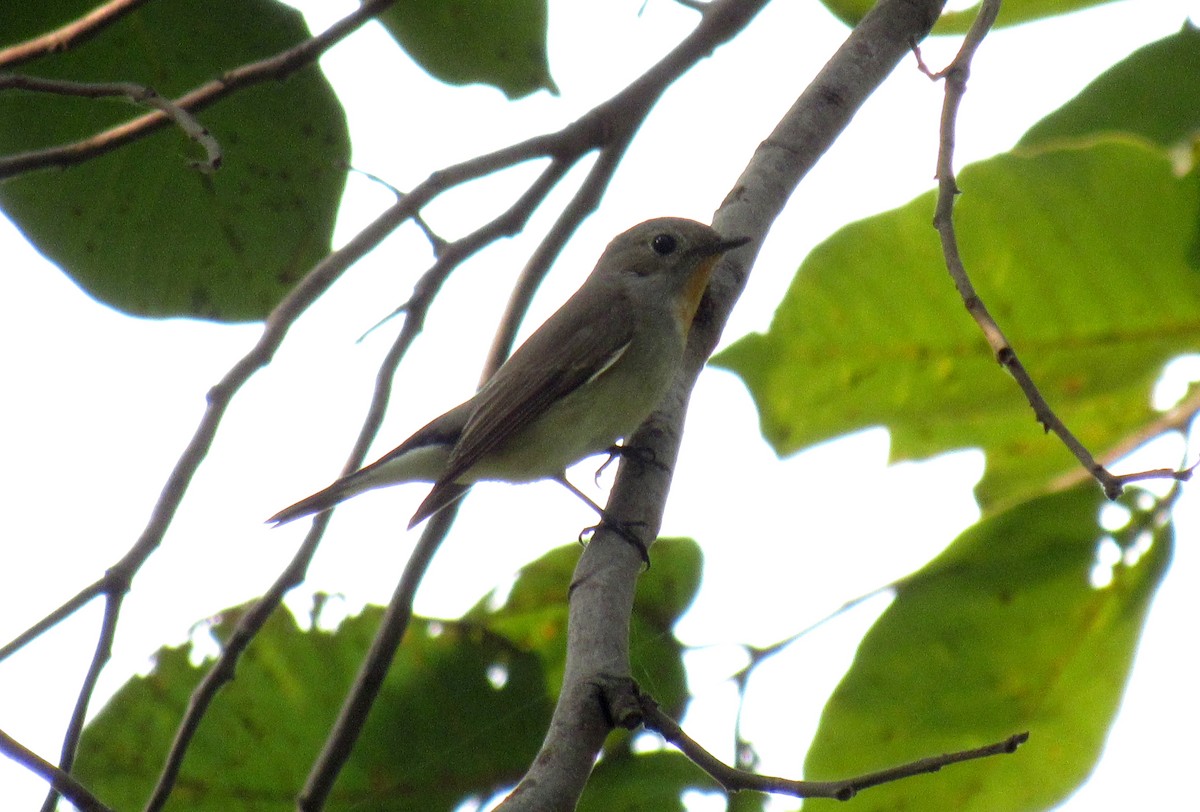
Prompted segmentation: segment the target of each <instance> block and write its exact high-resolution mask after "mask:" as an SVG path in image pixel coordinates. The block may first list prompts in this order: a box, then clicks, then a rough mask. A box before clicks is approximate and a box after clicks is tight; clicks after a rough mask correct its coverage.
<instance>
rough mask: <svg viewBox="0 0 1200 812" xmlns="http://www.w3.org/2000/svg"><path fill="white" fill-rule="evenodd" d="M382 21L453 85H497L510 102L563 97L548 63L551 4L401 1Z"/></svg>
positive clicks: (513, 0) (517, 0) (420, 60)
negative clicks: (544, 93) (543, 93)
mask: <svg viewBox="0 0 1200 812" xmlns="http://www.w3.org/2000/svg"><path fill="white" fill-rule="evenodd" d="M379 21H380V22H382V23H383V25H384V26H385V27H386V28H387V29H388V31H390V32H391V34H392V36H393V37H395V39H396V41H397V42H399V43H400V46H401V47H402V48H404V50H405V51H406V52H407V53H408V54H409V56H411V57H412V58H413V59H414V60H415V61H416V62H417V63H418V64H419V65H420V66H421V67H422V68H424V69H425V70H426V71H428V72H429V73H430V74H431V75H432V76H434V77H435V78H437V79H440V80H441V81H443V82H446V83H448V84H452V85H467V84H472V83H476V82H479V83H483V84H489V85H494V86H495V87H497V88H499V89H500V90H502V91H503V92H504V94H505V95H506V96H508V97H509V98H510V99H517V98H520V97H522V96H528V95H529V94H530V93H533V92H534V91H537V90H541V89H543V88H545V89H546V90H549V91H550V92H551V93H557V92H558V88H557V87H555V85H554V80H553V79H552V78H551V77H550V65H549V63H548V61H547V58H546V24H547V14H546V0H401V2H399V3H396V4H395V5H393V6H391V7H389V8H388V9H387V10H386V11H384V12H383V13H382V14H380V15H379Z"/></svg>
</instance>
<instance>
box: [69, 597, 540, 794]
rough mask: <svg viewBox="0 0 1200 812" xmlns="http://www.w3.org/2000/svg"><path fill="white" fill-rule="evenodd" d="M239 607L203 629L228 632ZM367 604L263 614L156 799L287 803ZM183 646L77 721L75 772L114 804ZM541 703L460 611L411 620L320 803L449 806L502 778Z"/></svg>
mask: <svg viewBox="0 0 1200 812" xmlns="http://www.w3.org/2000/svg"><path fill="white" fill-rule="evenodd" d="M241 612H242V610H241V609H235V610H230V611H228V612H226V613H225V614H224V615H223V616H222V618H221V620H220V622H219V623H218V625H217V626H216V628H215V629H214V632H215V634H216V636H217V637H218V638H220V639H225V638H227V637H228V635H229V633H230V632H231V631H232V629H233V626H234V625H235V624H236V622H237V620H238V618H239V617H240V615H241ZM381 613H382V610H381V609H380V608H378V607H370V608H368V609H367V610H366V611H364V612H363V614H362V615H360V616H358V617H356V618H351V619H349V620H347V621H345V622H344V623H343V624H342V625H341V626H340V627H339V628H338V630H337V631H336V632H324V631H319V630H314V631H310V632H304V631H301V630H300V629H299V628H298V627H297V626H296V624H295V622H294V621H293V620H292V618H291V616H290V615H288V614H286V613H284V612H277V613H276V614H275V615H274V616H273V617H272V618H271V620H270V622H269V623H268V624H267V626H266V627H265V628H264V629H263V631H262V632H261V633H260V634H259V635H258V636H257V637H256V638H255V641H254V643H253V645H251V647H250V649H249V650H248V651H247V653H246V654H245V656H244V657H243V658H242V660H241V662H240V663H239V665H238V671H237V679H236V680H235V681H234V682H233V683H231V684H229V685H227V686H226V687H225V688H223V689H222V692H221V694H220V695H219V696H218V697H217V699H216V701H215V702H214V703H213V705H212V707H211V709H210V710H209V711H208V713H207V714H206V715H205V717H204V721H203V723H202V725H201V727H200V730H199V733H198V734H197V737H196V739H195V741H194V743H193V744H192V747H191V749H190V750H189V751H188V755H187V758H186V760H185V761H184V764H183V769H182V772H181V774H180V777H179V782H178V786H177V789H176V791H175V793H174V794H173V795H172V796H171V800H170V802H169V803H168V804H167V807H166V808H167V809H168V810H172V809H174V810H183V809H187V810H189V811H190V812H204V810H222V811H224V810H230V809H236V810H239V811H240V812H247V811H249V810H291V809H294V808H295V800H294V799H295V795H296V793H297V792H298V791H299V789H300V788H301V787H302V786H303V783H304V779H305V777H306V775H307V774H308V770H309V768H310V767H311V764H312V762H313V760H314V759H315V757H316V756H317V754H318V752H319V750H320V747H321V745H322V743H323V742H324V739H325V737H326V735H327V734H328V732H329V728H330V726H331V724H332V723H333V720H334V719H335V718H336V716H337V713H338V710H339V708H340V706H341V702H342V699H343V696H344V694H345V692H346V690H347V688H348V687H349V685H350V683H351V681H352V680H353V678H354V676H355V674H356V672H357V670H358V666H359V663H360V661H361V659H362V657H363V655H364V654H365V652H366V650H367V647H368V646H369V644H370V640H371V636H372V635H373V633H374V630H375V628H376V626H377V625H378V621H379V618H380V616H381ZM190 651H191V647H190V645H185V646H181V647H178V648H164V649H162V650H161V651H160V652H159V654H158V656H157V658H156V661H155V667H154V670H153V671H152V672H151V673H150V674H149V675H147V676H145V677H135V678H134V679H132V680H130V681H129V682H128V683H126V685H125V686H124V687H123V688H121V689H120V690H119V691H118V692H117V694H116V695H115V696H114V697H113V698H112V699H111V700H110V701H109V703H108V704H107V705H106V706H105V708H104V709H103V710H102V711H101V712H100V713H99V714H98V715H97V716H96V718H95V719H94V720H92V722H91V723H90V724H89V725H88V727H87V729H86V730H85V731H84V736H83V741H82V743H81V747H80V754H79V760H78V762H77V772H78V775H79V777H80V778H81V780H83V781H84V783H85V784H87V785H88V786H89V787H91V788H93V789H94V790H95V791H96V793H97V794H98V795H99V796H100V797H101V798H103V799H104V800H105V802H107V803H109V804H110V805H112V806H113V807H114V808H117V809H135V808H140V807H141V805H142V804H143V803H144V802H145V800H146V797H147V795H148V794H149V790H150V787H151V786H152V785H153V784H154V782H155V781H156V780H157V777H158V772H159V770H160V769H161V766H162V761H163V758H164V757H165V755H166V751H167V748H168V746H169V744H170V741H171V738H172V736H173V735H174V732H175V727H176V725H177V724H178V722H179V719H180V716H181V715H182V713H183V710H184V708H185V706H186V704H187V700H188V697H189V695H190V693H191V691H192V689H193V688H194V687H195V686H196V685H197V684H198V683H199V681H200V677H201V675H202V674H203V673H204V672H205V671H207V670H208V668H209V667H210V665H211V664H206V665H204V666H203V667H199V668H198V667H195V666H193V665H191V664H190V663H189V662H188V660H189V656H190ZM551 708H552V701H551V699H550V697H549V696H548V692H547V686H546V684H545V679H544V673H543V670H542V668H541V664H540V662H539V660H538V658H537V657H536V656H535V655H533V654H530V653H527V652H522V651H520V650H519V649H517V648H515V647H514V646H513V645H512V644H511V643H509V642H508V641H506V640H504V639H503V638H501V637H499V636H497V635H493V634H489V633H487V632H485V631H483V630H481V629H479V628H478V627H475V626H472V625H470V624H459V623H448V622H430V621H421V620H415V621H414V622H413V625H412V626H411V628H410V630H409V633H408V634H407V635H406V636H405V639H404V643H403V644H402V645H401V647H400V650H399V652H398V653H397V655H396V659H395V660H394V662H393V663H392V667H391V670H390V672H389V673H388V676H387V678H386V680H385V683H384V685H383V688H382V690H381V692H380V695H379V698H378V700H377V701H376V703H375V706H374V707H373V708H372V711H371V715H370V717H369V718H368V720H367V725H366V727H365V729H364V730H363V733H362V736H361V738H360V739H359V741H358V743H357V745H356V747H355V749H354V752H353V754H352V756H351V758H350V761H349V762H348V763H347V765H346V768H345V770H344V771H343V772H342V774H341V777H340V779H339V781H338V783H337V785H336V787H335V789H334V795H333V797H332V800H331V804H332V808H354V809H356V810H425V809H450V808H452V807H453V806H454V805H455V804H456V803H457V802H459V801H460V800H461V799H462V798H464V797H466V796H469V795H472V794H489V793H491V792H494V791H495V790H497V789H499V788H501V787H503V786H506V785H508V784H510V783H512V782H515V781H516V779H517V778H519V777H520V775H521V774H522V773H523V772H524V770H525V769H526V768H527V767H528V765H529V762H530V760H531V759H532V758H533V755H534V754H535V753H536V752H537V747H538V745H539V744H540V743H541V740H542V737H543V735H544V734H545V729H546V725H547V724H548V722H549V718H550V711H551Z"/></svg>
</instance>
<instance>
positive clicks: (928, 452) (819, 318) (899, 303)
mask: <svg viewBox="0 0 1200 812" xmlns="http://www.w3.org/2000/svg"><path fill="white" fill-rule="evenodd" d="M959 186H960V187H961V188H962V191H963V194H962V197H961V198H960V201H959V203H958V206H957V209H956V224H957V230H958V237H959V241H960V244H961V248H962V253H963V258H964V261H965V262H966V267H967V270H968V271H969V273H970V274H971V278H972V280H973V281H974V283H975V286H976V288H977V289H978V291H979V294H980V295H981V296H982V297H983V300H984V301H985V302H986V303H987V306H988V308H989V309H990V310H991V312H992V314H993V316H995V317H996V319H997V320H998V321H999V323H1000V326H1001V327H1002V328H1003V329H1004V331H1005V333H1006V334H1007V336H1008V338H1009V340H1010V341H1011V342H1012V344H1013V346H1014V347H1015V348H1016V351H1017V353H1018V354H1019V355H1020V357H1021V359H1022V360H1023V361H1024V363H1025V365H1026V367H1027V368H1028V369H1029V371H1030V373H1031V374H1032V375H1033V379H1034V381H1036V382H1037V384H1038V386H1039V387H1040V389H1041V391H1042V394H1043V395H1045V397H1046V398H1047V400H1048V401H1049V403H1050V405H1051V407H1052V408H1054V409H1055V411H1056V412H1057V414H1058V415H1059V417H1061V418H1062V419H1063V420H1064V421H1065V422H1066V424H1067V425H1068V426H1069V427H1070V428H1071V430H1072V431H1073V432H1075V434H1076V435H1077V436H1078V437H1079V439H1080V440H1081V441H1082V442H1083V443H1084V444H1085V445H1086V446H1087V447H1088V448H1090V449H1091V450H1092V451H1093V452H1094V453H1097V454H1099V453H1101V452H1103V451H1104V450H1105V449H1107V448H1109V447H1110V446H1112V445H1114V444H1115V443H1116V442H1118V441H1119V440H1120V439H1122V438H1123V437H1125V436H1126V435H1128V434H1129V433H1131V432H1133V431H1135V430H1136V429H1138V428H1140V427H1142V426H1144V425H1145V424H1146V423H1147V422H1148V421H1150V420H1151V419H1152V418H1153V417H1154V416H1155V412H1153V410H1152V409H1151V406H1150V396H1151V389H1152V386H1153V384H1154V382H1155V380H1156V378H1157V377H1158V374H1159V372H1160V371H1161V369H1162V367H1163V365H1164V364H1165V363H1166V362H1167V361H1168V360H1169V359H1171V358H1172V357H1175V356H1177V355H1180V354H1183V353H1188V352H1195V351H1197V350H1200V318H1198V316H1197V314H1200V272H1198V269H1197V268H1196V267H1194V266H1193V265H1192V264H1190V261H1191V260H1190V256H1191V255H1190V253H1189V252H1190V251H1191V250H1192V248H1193V246H1194V244H1195V242H1194V241H1195V239H1196V236H1195V224H1196V222H1197V213H1198V201H1200V194H1198V184H1197V179H1196V177H1194V176H1192V177H1188V178H1179V177H1176V176H1175V174H1174V173H1173V172H1172V169H1171V164H1170V161H1169V160H1168V159H1167V158H1166V157H1165V156H1164V155H1163V154H1162V153H1161V152H1160V151H1157V150H1154V149H1152V148H1150V147H1149V146H1147V145H1145V144H1144V142H1141V141H1138V142H1136V143H1135V142H1129V141H1123V140H1119V139H1107V140H1098V141H1096V142H1094V143H1091V144H1090V145H1088V146H1086V147H1080V148H1073V149H1059V150H1047V151H1044V152H1038V153H1036V154H1007V155H1000V156H997V157H995V158H992V159H990V160H987V161H983V162H981V163H977V164H973V165H971V166H968V167H966V168H965V169H964V170H963V171H962V173H961V176H960V178H959ZM933 208H934V197H933V194H932V193H930V194H926V195H924V196H922V197H919V198H917V199H916V200H914V201H912V202H911V203H909V204H907V205H905V206H903V207H901V208H899V209H895V210H893V211H891V212H887V213H885V214H881V215H877V216H875V217H872V218H869V219H867V220H863V221H861V222H858V223H853V224H851V225H849V226H846V227H844V228H843V229H841V230H840V231H838V232H837V233H836V234H834V235H833V236H832V237H830V238H829V239H828V240H826V241H825V242H824V243H823V244H821V245H819V246H818V247H817V248H816V249H814V250H813V252H812V253H811V254H810V255H809V256H808V257H807V258H806V259H805V261H804V263H803V265H802V266H801V269H800V272H799V273H798V274H797V276H796V278H795V279H794V280H793V282H792V286H791V289H790V290H789V291H788V294H787V296H786V298H785V299H784V301H783V303H782V304H781V305H780V307H779V309H778V311H776V313H775V318H774V320H773V322H772V324H771V329H770V332H768V333H767V334H766V335H761V334H752V335H749V336H746V337H744V338H742V339H741V340H739V341H738V342H736V343H735V344H733V345H732V346H731V347H729V348H728V349H727V350H725V351H724V352H722V353H721V354H719V355H718V356H717V357H716V358H715V359H714V363H715V364H717V365H719V366H722V367H726V368H728V369H731V370H733V371H735V372H737V373H738V374H739V375H740V376H741V377H742V378H743V379H744V380H745V381H746V384H747V386H748V387H749V388H750V391H751V393H752V394H753V395H754V399H755V402H756V404H757V406H758V410H759V416H760V420H761V424H762V431H763V434H764V436H765V437H766V438H767V440H768V442H770V443H771V445H772V446H773V447H774V449H775V450H776V452H777V453H779V454H781V455H783V454H790V453H794V452H796V451H798V450H800V449H802V448H805V447H807V446H810V445H813V444H814V443H818V442H821V441H823V440H826V439H829V438H832V437H836V436H838V435H841V434H846V433H848V432H852V431H855V430H858V429H861V428H865V427H869V426H876V425H882V426H885V427H887V428H888V429H889V430H890V432H891V436H892V456H893V459H914V458H916V459H920V458H924V457H929V456H932V455H934V454H939V453H942V452H945V451H948V450H951V449H956V448H964V447H971V446H976V447H979V448H982V449H983V450H984V451H985V452H986V454H987V469H986V471H985V473H984V477H983V480H982V481H981V482H980V484H979V486H978V488H977V491H976V494H977V496H978V497H979V499H980V501H981V502H983V503H984V504H985V505H991V506H994V505H996V504H999V503H1004V502H1008V501H1013V500H1019V499H1023V498H1027V497H1028V496H1030V495H1032V494H1034V493H1036V492H1038V491H1039V490H1040V489H1041V488H1043V487H1044V486H1045V484H1046V482H1047V481H1048V480H1049V479H1050V478H1051V477H1053V476H1055V475H1058V474H1061V473H1063V472H1066V471H1069V470H1071V469H1072V468H1074V467H1075V466H1076V465H1077V464H1078V463H1077V462H1076V461H1075V459H1074V458H1073V457H1072V456H1071V455H1070V454H1069V453H1068V452H1067V451H1066V449H1065V448H1064V447H1063V445H1062V443H1061V442H1059V441H1058V439H1056V438H1054V437H1052V436H1045V435H1044V434H1043V432H1042V431H1041V428H1040V426H1038V425H1037V423H1036V422H1035V421H1034V419H1033V415H1032V412H1031V411H1030V409H1029V406H1028V404H1027V403H1026V401H1025V398H1024V396H1023V395H1022V394H1021V392H1020V390H1019V389H1018V388H1017V386H1016V384H1015V383H1014V382H1013V381H1012V380H1011V378H1010V377H1009V376H1007V375H1005V374H1004V373H1003V371H1002V369H1001V368H1000V367H999V366H997V364H996V363H995V361H994V360H993V359H992V355H991V352H990V350H989V349H988V347H987V345H986V343H985V342H984V339H983V337H982V335H981V334H980V332H979V329H978V328H977V327H976V325H975V323H974V321H972V319H971V318H970V317H969V316H968V315H967V314H966V313H965V312H964V310H963V305H962V302H961V300H960V299H959V297H958V295H957V293H956V292H955V290H954V286H953V284H952V283H951V281H950V279H949V276H948V275H947V273H946V270H945V263H944V261H943V259H942V254H941V248H940V246H939V243H938V239H937V235H936V234H935V232H934V230H933V229H932V227H931V226H930V219H931V218H932V215H933Z"/></svg>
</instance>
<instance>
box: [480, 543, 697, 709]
mask: <svg viewBox="0 0 1200 812" xmlns="http://www.w3.org/2000/svg"><path fill="white" fill-rule="evenodd" d="M580 553H581V548H580V547H579V546H578V545H570V546H566V547H559V548H558V549H555V550H551V551H550V552H548V553H546V555H544V556H542V557H541V558H539V559H538V560H537V561H534V562H532V563H530V564H527V565H526V566H524V567H522V568H521V572H520V574H519V575H518V577H517V580H516V583H515V584H514V585H513V587H512V589H511V591H509V592H508V594H507V596H505V597H504V600H503V602H501V601H499V597H500V596H499V595H498V594H497V593H495V592H493V593H491V594H489V595H488V596H487V597H485V598H484V599H483V600H481V601H480V602H479V603H477V604H476V605H475V606H474V607H472V609H471V611H469V612H468V613H467V614H466V615H464V616H463V619H464V620H465V621H469V622H472V623H478V624H481V625H484V626H486V627H487V628H488V629H490V630H491V631H494V632H496V633H498V634H502V635H504V636H505V637H506V638H508V639H510V640H513V641H514V642H516V643H517V644H518V645H520V646H522V647H523V648H525V649H527V650H529V651H535V652H537V653H538V655H539V656H540V657H541V658H542V661H543V662H544V664H545V667H546V671H547V679H548V682H549V683H550V684H551V685H552V686H554V689H553V690H554V691H556V692H557V690H558V687H559V686H561V684H562V673H563V668H564V666H565V664H566V645H567V612H568V605H567V590H568V588H569V586H570V583H571V576H572V574H573V573H574V571H575V564H576V563H577V562H578V561H579V556H580ZM651 557H652V561H653V566H651V567H650V569H649V570H647V571H646V572H645V573H644V574H643V575H642V577H641V578H640V579H638V584H637V591H636V593H635V594H634V605H633V617H632V619H631V621H630V658H631V664H632V667H633V669H634V673H633V677H634V679H636V680H638V682H639V683H640V684H641V687H642V689H643V690H645V691H647V692H648V693H650V694H651V695H652V696H653V697H654V698H655V699H656V700H657V701H658V703H659V704H660V705H661V706H662V707H663V709H664V710H665V711H666V712H667V713H670V714H673V715H675V716H676V717H677V718H678V716H679V715H681V714H682V713H683V710H684V707H685V705H686V702H687V698H688V693H687V680H686V676H685V674H684V668H683V646H682V644H681V643H680V642H679V640H678V639H677V638H676V637H675V636H674V634H673V633H672V629H673V628H674V626H675V624H676V622H678V620H679V618H680V617H681V616H682V615H683V613H684V612H685V611H687V608H688V606H690V605H691V603H692V601H693V600H694V599H695V597H696V592H697V590H698V589H699V588H700V573H701V570H702V569H703V561H702V555H701V553H700V547H699V545H697V544H696V543H695V542H694V541H692V540H691V539H674V538H660V539H658V540H657V541H656V542H655V543H654V546H653V547H652V548H651ZM497 604H500V605H497Z"/></svg>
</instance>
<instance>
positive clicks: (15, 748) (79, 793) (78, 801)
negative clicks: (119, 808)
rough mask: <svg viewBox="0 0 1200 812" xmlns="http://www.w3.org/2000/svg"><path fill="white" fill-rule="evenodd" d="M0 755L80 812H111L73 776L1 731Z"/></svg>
mask: <svg viewBox="0 0 1200 812" xmlns="http://www.w3.org/2000/svg"><path fill="white" fill-rule="evenodd" d="M0 753H3V754H4V755H6V756H8V757H9V758H11V759H12V760H13V761H15V762H17V763H18V764H21V765H23V766H24V767H25V768H26V769H28V770H29V771H30V772H32V773H36V774H37V775H40V776H41V777H42V778H45V779H46V780H47V781H48V782H49V783H50V786H52V787H54V789H55V791H56V792H57V793H58V794H60V795H62V796H63V797H64V798H66V799H67V800H68V801H70V802H71V803H72V804H74V805H75V807H76V808H77V809H79V810H80V812H112V810H110V809H109V808H108V807H107V806H105V805H104V804H102V803H101V802H100V800H99V799H98V798H97V797H96V796H95V795H92V793H91V792H89V791H88V788H87V787H85V786H84V785H83V784H80V783H79V782H78V781H76V780H75V777H74V776H72V775H71V774H70V773H68V772H66V771H65V770H60V769H59V768H58V767H55V766H54V765H53V764H51V763H50V762H49V761H46V759H44V758H42V757H41V756H39V755H38V754H37V753H35V752H33V751H32V750H30V749H29V748H28V747H26V746H25V745H23V744H21V743H20V742H19V741H17V740H16V739H14V738H13V737H12V736H10V735H8V734H7V733H5V732H4V731H3V730H0Z"/></svg>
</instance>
